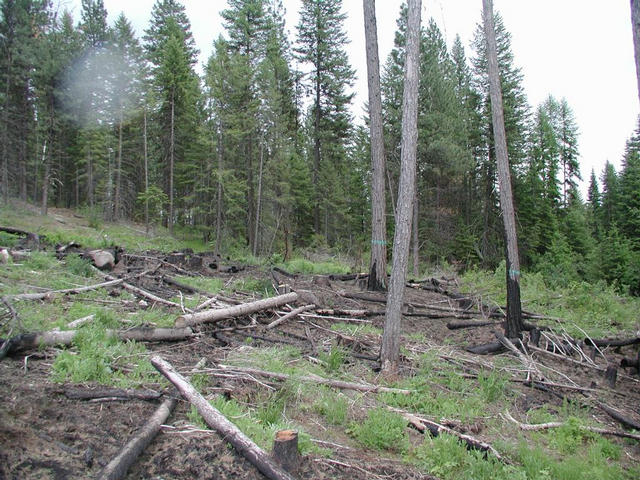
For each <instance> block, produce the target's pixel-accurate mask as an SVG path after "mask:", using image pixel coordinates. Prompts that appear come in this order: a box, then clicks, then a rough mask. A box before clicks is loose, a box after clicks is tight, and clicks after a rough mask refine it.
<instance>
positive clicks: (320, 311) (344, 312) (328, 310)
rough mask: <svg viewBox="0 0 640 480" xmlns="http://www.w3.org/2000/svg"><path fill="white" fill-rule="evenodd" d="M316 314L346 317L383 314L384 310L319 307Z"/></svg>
mask: <svg viewBox="0 0 640 480" xmlns="http://www.w3.org/2000/svg"><path fill="white" fill-rule="evenodd" d="M316 313H317V314H318V315H328V316H330V317H331V316H334V317H335V316H341V315H344V316H346V317H377V316H379V315H384V313H385V311H384V310H342V309H337V308H319V309H317V310H316Z"/></svg>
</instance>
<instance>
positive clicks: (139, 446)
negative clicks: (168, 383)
mask: <svg viewBox="0 0 640 480" xmlns="http://www.w3.org/2000/svg"><path fill="white" fill-rule="evenodd" d="M175 406H176V399H175V398H167V399H166V400H165V401H164V402H162V404H161V405H160V407H158V409H157V410H156V411H155V413H154V414H153V415H152V416H151V418H150V419H149V420H148V421H147V423H145V424H144V426H143V427H142V429H141V430H140V431H139V432H138V433H137V434H136V435H134V436H133V437H132V438H131V439H130V440H129V441H128V442H127V444H126V445H125V446H124V447H122V449H121V450H120V452H118V455H116V456H115V457H114V458H113V459H112V460H111V461H110V462H109V463H108V464H107V466H106V467H104V469H103V470H102V471H101V472H100V474H98V477H97V478H98V480H118V479H121V478H124V476H125V475H126V473H127V470H129V467H131V465H133V463H134V462H135V461H136V459H137V458H138V456H139V455H140V454H141V453H142V451H143V450H144V449H145V448H146V446H147V445H149V443H151V441H152V440H153V439H154V437H155V436H156V434H157V433H158V431H159V430H160V427H161V426H162V424H163V423H164V422H165V421H166V420H167V418H169V415H171V412H172V411H173V409H174V407H175Z"/></svg>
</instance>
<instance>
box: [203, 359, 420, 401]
mask: <svg viewBox="0 0 640 480" xmlns="http://www.w3.org/2000/svg"><path fill="white" fill-rule="evenodd" d="M218 367H219V368H221V369H223V370H227V371H235V372H240V373H249V374H251V375H258V376H261V377H270V378H277V379H278V380H289V379H290V378H295V379H296V380H300V381H302V382H308V383H319V384H321V385H327V386H329V387H333V388H339V389H343V390H356V391H359V392H371V393H382V392H385V393H399V394H402V395H410V394H411V390H405V389H402V388H391V387H383V386H381V385H367V384H364V383H351V382H345V381H343V380H333V379H330V378H323V377H320V376H318V375H303V376H297V375H289V374H286V373H277V372H267V371H265V370H259V369H257V368H250V367H237V366H233V365H218ZM203 372H205V373H206V370H205V371H203Z"/></svg>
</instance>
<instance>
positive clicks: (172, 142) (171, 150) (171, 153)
mask: <svg viewBox="0 0 640 480" xmlns="http://www.w3.org/2000/svg"><path fill="white" fill-rule="evenodd" d="M175 113H176V102H175V90H172V91H171V140H170V146H169V218H168V221H167V226H168V227H169V232H171V233H173V166H174V162H175V158H174V156H175V149H176V145H175Z"/></svg>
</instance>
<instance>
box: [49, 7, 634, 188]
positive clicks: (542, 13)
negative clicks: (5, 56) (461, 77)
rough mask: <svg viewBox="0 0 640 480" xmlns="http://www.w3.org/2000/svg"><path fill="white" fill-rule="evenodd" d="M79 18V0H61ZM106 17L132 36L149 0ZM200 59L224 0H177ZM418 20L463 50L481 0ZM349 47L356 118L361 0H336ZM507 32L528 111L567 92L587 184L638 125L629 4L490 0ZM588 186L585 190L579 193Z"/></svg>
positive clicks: (386, 13) (384, 36)
mask: <svg viewBox="0 0 640 480" xmlns="http://www.w3.org/2000/svg"><path fill="white" fill-rule="evenodd" d="M58 1H59V3H61V4H62V5H63V6H66V7H67V8H69V9H70V10H71V11H72V12H73V13H74V16H75V17H76V19H78V18H79V16H80V0H58ZM283 3H284V5H285V7H286V9H287V30H288V31H289V33H290V38H291V40H292V41H293V40H295V27H296V24H297V21H298V20H297V19H298V15H297V11H298V8H299V4H300V1H299V0H283ZM376 3H377V5H376V10H377V12H376V13H377V20H378V42H379V48H380V59H381V62H382V63H383V64H384V62H385V60H386V57H387V55H388V53H389V52H390V50H391V48H392V46H393V37H394V33H395V30H396V19H397V17H398V13H399V10H400V5H401V3H402V0H378V2H376ZM104 4H105V7H106V9H107V11H108V12H109V22H110V23H113V21H114V20H115V18H116V17H117V15H119V13H120V12H121V11H122V12H124V13H125V15H126V16H127V18H128V19H129V20H130V21H131V22H132V24H133V26H134V27H135V29H136V30H137V32H138V35H139V36H141V35H142V34H143V31H144V29H145V28H146V27H147V25H148V22H149V19H150V16H151V9H152V7H153V4H154V0H104ZM183 4H184V5H185V7H186V12H187V15H188V16H189V19H190V21H191V27H192V31H193V35H194V38H195V41H196V44H197V46H198V48H199V49H200V52H201V53H200V61H201V62H205V61H206V60H207V58H208V56H209V54H210V53H211V46H212V42H213V40H214V39H215V38H217V36H218V35H219V34H220V33H224V28H223V25H222V21H221V18H220V15H219V12H220V11H221V10H222V9H224V8H227V3H226V1H225V0H183ZM422 4H423V7H422V22H423V25H426V23H427V21H428V19H429V17H433V18H434V19H435V20H436V21H437V23H438V24H439V26H440V28H441V30H442V31H443V33H444V34H445V36H446V38H447V41H448V43H449V45H451V43H452V42H453V39H454V37H455V35H456V33H457V34H460V36H461V38H462V41H463V44H464V46H465V49H466V51H467V56H471V55H472V51H471V47H470V41H471V39H472V37H473V32H474V30H475V26H476V24H477V23H478V22H479V21H480V12H481V10H482V2H481V0H423V1H422ZM343 8H344V11H345V12H346V13H347V15H348V18H347V20H346V25H345V27H346V31H347V33H348V35H349V37H350V39H351V44H350V45H349V47H348V49H347V50H348V53H349V57H350V60H351V64H352V66H353V67H354V68H355V69H356V71H357V75H358V80H357V83H356V85H355V92H356V102H355V105H354V109H353V112H354V117H356V118H358V119H359V118H360V117H361V116H362V105H363V103H364V102H365V100H366V98H367V84H366V63H365V49H364V27H363V20H362V0H343ZM494 9H495V10H497V11H499V12H500V13H501V14H502V16H503V18H504V23H505V26H506V28H507V30H508V31H509V32H510V33H511V35H512V48H513V52H514V56H515V63H516V65H517V66H519V67H521V68H522V71H523V74H524V88H525V91H526V94H527V96H528V99H529V103H530V104H531V105H532V107H533V108H535V107H536V106H537V105H538V104H540V103H541V102H542V101H543V100H544V99H545V98H546V97H547V96H548V95H549V94H552V95H554V96H555V97H556V98H562V97H566V99H567V101H568V102H569V105H570V106H571V108H572V109H573V111H574V112H575V115H576V120H577V123H578V126H579V129H580V137H579V143H580V145H579V148H580V153H581V171H582V178H583V179H584V181H585V183H586V182H588V180H589V176H590V173H591V169H592V168H595V170H596V174H597V175H598V176H599V175H600V172H601V171H602V169H603V166H604V163H605V161H606V160H609V161H611V162H612V163H614V165H616V167H619V165H620V160H621V157H622V153H623V151H624V145H625V141H626V140H627V138H629V136H630V135H631V134H632V132H633V130H634V129H635V127H636V125H637V123H636V122H637V116H638V113H639V110H640V109H639V104H638V92H637V84H636V76H635V63H634V58H633V43H632V33H631V21H630V18H629V17H630V9H629V0H608V1H601V0H536V1H514V0H494ZM584 190H586V186H583V191H584Z"/></svg>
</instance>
